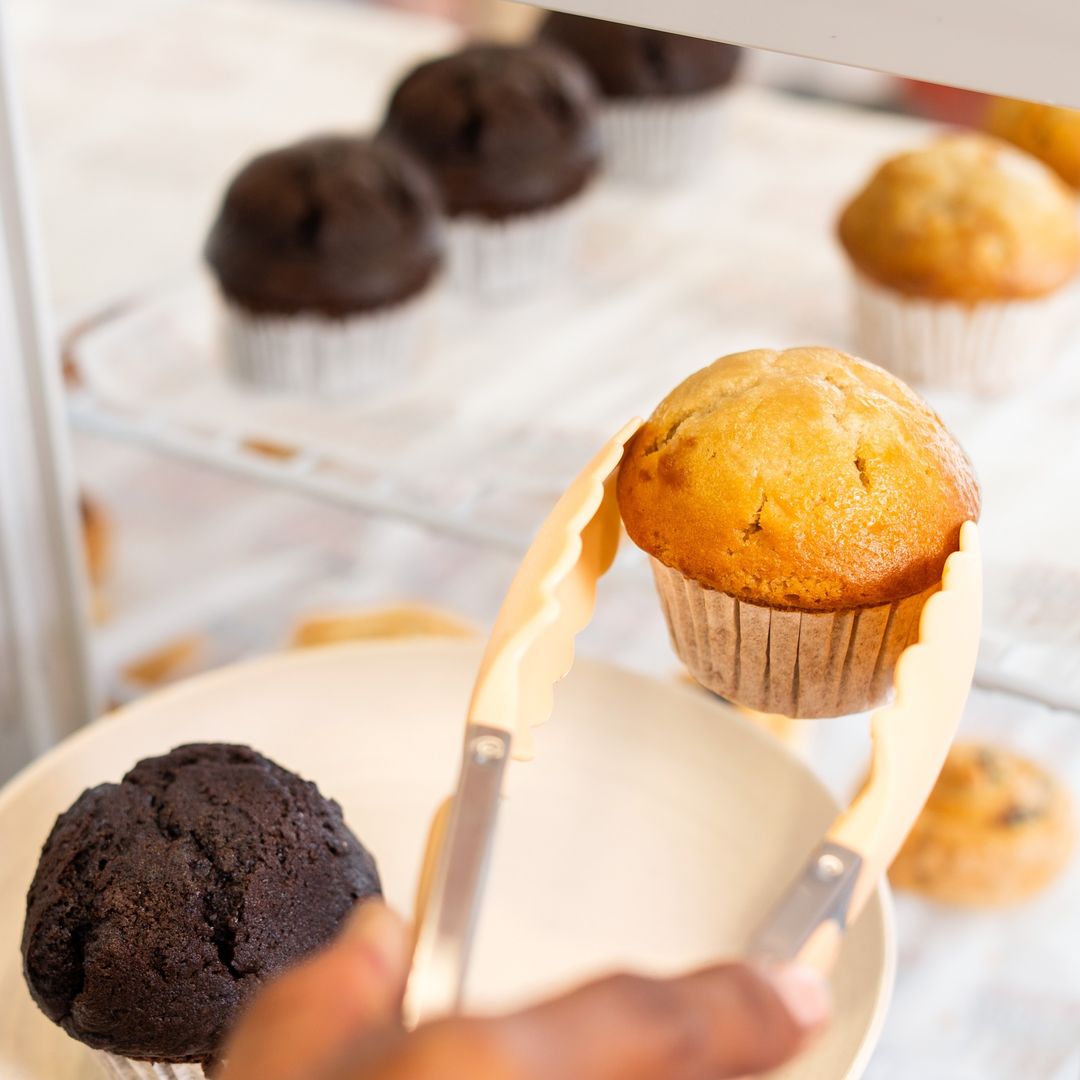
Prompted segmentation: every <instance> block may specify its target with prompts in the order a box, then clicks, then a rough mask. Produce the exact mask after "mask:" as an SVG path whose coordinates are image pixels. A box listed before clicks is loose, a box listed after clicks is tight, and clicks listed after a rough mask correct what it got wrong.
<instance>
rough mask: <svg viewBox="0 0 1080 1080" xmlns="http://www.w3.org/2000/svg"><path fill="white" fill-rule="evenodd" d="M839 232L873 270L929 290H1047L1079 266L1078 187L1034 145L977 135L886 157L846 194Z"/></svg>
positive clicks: (1019, 293) (912, 288) (930, 294)
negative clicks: (1022, 147)
mask: <svg viewBox="0 0 1080 1080" xmlns="http://www.w3.org/2000/svg"><path fill="white" fill-rule="evenodd" d="M839 236H840V242H841V243H842V244H843V246H844V249H845V250H846V251H847V254H848V256H849V257H850V258H851V260H852V262H853V263H854V264H855V266H856V268H857V269H858V270H859V271H860V272H861V273H863V274H865V275H866V276H867V277H868V278H871V279H872V280H874V281H876V282H878V283H880V284H882V285H885V286H887V287H889V288H892V289H895V290H896V291H898V292H900V293H904V294H906V295H909V296H919V297H926V298H930V299H938V300H954V301H960V302H966V303H974V302H977V301H982V300H1012V299H1024V298H1030V297H1038V296H1044V295H1046V294H1048V293H1051V292H1053V291H1054V290H1056V289H1058V288H1059V287H1060V286H1062V285H1063V284H1065V283H1066V282H1067V281H1068V280H1069V279H1070V278H1071V277H1073V276H1074V275H1075V274H1076V271H1077V269H1078V267H1080V223H1078V221H1077V216H1076V200H1075V198H1074V196H1073V193H1072V191H1071V190H1070V189H1069V188H1068V186H1067V185H1066V184H1065V183H1064V181H1062V180H1061V179H1060V178H1059V177H1058V176H1057V175H1055V174H1054V173H1053V172H1051V171H1050V170H1049V169H1048V168H1046V166H1044V165H1043V164H1042V163H1041V162H1040V161H1037V160H1036V159H1035V158H1033V157H1031V156H1030V155H1029V154H1025V153H1022V152H1021V151H1019V150H1017V149H1015V148H1014V147H1012V146H1010V145H1008V144H1007V143H1004V142H1001V141H1000V140H997V139H993V138H990V137H989V136H986V135H979V134H958V135H948V136H945V137H944V138H941V139H938V140H937V141H935V142H933V143H931V144H930V145H929V146H926V147H923V148H921V149H918V150H913V151H910V152H908V153H905V154H900V155H899V156H897V157H894V158H892V159H890V160H889V161H886V162H885V163H884V164H883V165H882V166H881V167H880V168H879V169H878V170H877V172H876V173H875V174H874V175H873V177H872V178H871V180H870V182H869V183H868V184H867V185H866V187H864V188H863V190H862V191H860V192H859V194H857V195H856V196H855V197H854V199H852V201H851V202H850V203H848V205H847V207H846V208H845V210H844V211H843V214H842V215H841V217H840V222H839Z"/></svg>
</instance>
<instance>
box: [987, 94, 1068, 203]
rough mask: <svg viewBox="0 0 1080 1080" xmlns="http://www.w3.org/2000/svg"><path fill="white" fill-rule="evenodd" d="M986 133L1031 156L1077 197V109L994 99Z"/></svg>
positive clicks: (1007, 99)
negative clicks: (1047, 167) (1055, 174)
mask: <svg viewBox="0 0 1080 1080" xmlns="http://www.w3.org/2000/svg"><path fill="white" fill-rule="evenodd" d="M986 129H987V131H989V132H990V133H991V134H992V135H996V136H997V137H998V138H999V139H1005V140H1006V141H1007V142H1011V143H1012V144H1013V145H1014V146H1018V147H1020V149H1021V150H1026V151H1027V152H1028V153H1029V154H1034V156H1035V157H1037V158H1038V159H1039V160H1040V161H1042V162H1044V163H1045V164H1047V165H1049V166H1050V168H1051V169H1053V170H1054V172H1056V173H1057V174H1058V176H1060V177H1061V179H1062V180H1064V181H1065V183H1066V184H1068V185H1069V187H1071V188H1072V189H1073V190H1074V191H1076V192H1078V193H1080V109H1062V108H1060V107H1058V106H1055V105H1040V104H1038V103H1037V102H1034V101H1016V100H1014V99H1013V98H994V100H993V101H991V102H990V106H989V108H988V109H987V111H986Z"/></svg>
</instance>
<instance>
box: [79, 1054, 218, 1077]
mask: <svg viewBox="0 0 1080 1080" xmlns="http://www.w3.org/2000/svg"><path fill="white" fill-rule="evenodd" d="M97 1059H98V1061H99V1062H100V1063H101V1066H102V1068H103V1069H104V1070H105V1075H106V1076H108V1077H109V1078H110V1080H206V1073H205V1072H203V1068H202V1066H201V1065H182V1064H181V1065H170V1064H168V1063H167V1062H163V1061H133V1060H132V1059H131V1058H124V1057H117V1056H116V1055H115V1054H107V1053H105V1051H103V1050H99V1051H97Z"/></svg>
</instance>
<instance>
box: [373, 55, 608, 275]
mask: <svg viewBox="0 0 1080 1080" xmlns="http://www.w3.org/2000/svg"><path fill="white" fill-rule="evenodd" d="M595 101H596V95H595V90H594V87H593V84H592V80H591V79H590V77H589V75H588V72H587V71H586V70H585V69H584V68H583V67H582V66H581V65H580V64H579V63H578V62H577V60H575V59H574V58H573V57H572V56H570V55H568V54H566V53H564V52H562V51H560V50H558V49H555V48H552V47H550V46H547V45H521V46H513V45H471V46H469V47H467V48H465V49H462V50H461V51H460V52H457V53H454V54H452V55H450V56H444V57H441V58H440V59H437V60H432V61H430V62H428V63H425V64H421V65H420V66H419V67H417V68H415V69H414V70H413V71H411V72H410V73H409V74H408V75H406V76H405V78H404V79H403V80H402V81H401V82H400V83H399V85H398V86H397V88H396V89H395V90H394V92H393V95H392V96H391V98H390V103H389V105H388V107H387V111H386V119H385V121H384V124H383V133H384V135H386V136H387V137H389V138H392V139H393V140H395V141H396V142H398V143H400V144H401V145H403V146H406V147H408V148H409V149H410V150H411V151H413V152H414V153H415V154H416V155H417V157H419V158H421V159H422V160H423V161H424V162H425V163H426V164H427V166H428V168H429V169H430V170H431V172H432V175H433V176H434V178H435V180H436V182H437V183H438V186H439V190H440V192H441V195H442V200H443V205H444V207H445V209H446V212H447V214H448V215H449V218H450V222H449V240H450V262H451V272H452V273H453V275H454V277H455V279H456V281H457V282H458V283H459V284H461V285H462V286H463V287H465V288H466V289H468V290H471V291H475V292H478V293H480V294H484V295H501V296H506V295H511V294H515V293H517V294H521V293H527V292H528V291H529V290H530V289H532V288H534V287H538V286H540V285H542V284H545V283H550V282H551V281H552V280H554V279H557V278H558V276H559V275H560V274H561V273H562V272H564V271H565V270H567V268H568V266H569V264H570V262H571V261H572V257H573V254H574V249H575V240H576V238H577V234H578V228H579V221H578V217H577V214H576V212H575V211H577V210H578V209H579V208H580V205H581V201H582V196H583V195H584V194H585V192H586V191H587V189H588V187H589V185H590V184H591V183H592V181H593V179H594V178H595V176H596V174H597V171H598V169H599V165H600V144H599V138H598V136H597V132H596V123H595Z"/></svg>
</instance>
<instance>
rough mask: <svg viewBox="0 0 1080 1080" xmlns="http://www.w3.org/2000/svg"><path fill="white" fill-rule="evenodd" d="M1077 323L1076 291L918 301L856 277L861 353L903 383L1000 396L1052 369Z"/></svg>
mask: <svg viewBox="0 0 1080 1080" xmlns="http://www.w3.org/2000/svg"><path fill="white" fill-rule="evenodd" d="M1078 324H1080V288H1077V286H1076V285H1072V286H1065V287H1064V288H1062V289H1059V290H1058V291H1057V292H1055V293H1052V294H1051V295H1050V296H1047V297H1041V298H1038V299H1034V300H1005V301H1001V302H991V301H984V302H981V303H977V304H971V305H968V304H959V303H952V302H950V301H938V300H923V299H919V298H913V297H909V296H904V295H903V294H902V293H898V292H896V291H894V290H892V289H885V288H882V287H881V286H879V285H877V284H875V283H874V282H872V281H869V280H868V279H867V278H865V277H863V276H862V275H860V274H857V275H855V332H856V338H857V348H858V352H859V354H860V355H861V356H863V357H865V358H866V359H867V360H872V361H873V362H874V363H876V364H880V365H881V366H882V367H884V368H888V369H889V371H891V372H893V373H894V374H895V375H898V376H900V378H902V379H905V380H907V381H908V382H915V383H921V384H922V385H924V386H939V387H946V388H950V389H957V390H971V391H974V392H976V393H980V394H999V393H1002V392H1004V391H1006V390H1009V389H1010V388H1012V387H1014V386H1018V385H1023V384H1025V383H1027V382H1028V381H1029V380H1030V379H1031V378H1033V377H1034V376H1037V375H1039V374H1041V373H1042V372H1044V371H1046V370H1048V369H1049V368H1051V367H1052V366H1053V365H1054V363H1055V362H1056V361H1057V359H1058V357H1059V355H1060V353H1061V351H1062V348H1063V346H1064V344H1065V339H1066V337H1067V336H1068V335H1069V333H1070V332H1071V331H1073V330H1074V329H1075V328H1076V327H1077V325H1078Z"/></svg>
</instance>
